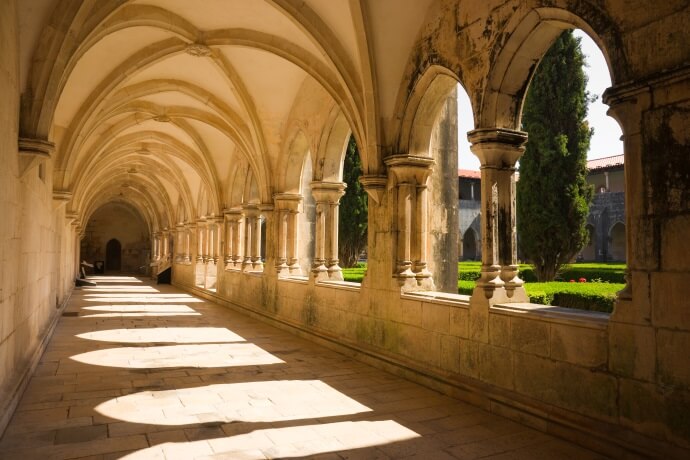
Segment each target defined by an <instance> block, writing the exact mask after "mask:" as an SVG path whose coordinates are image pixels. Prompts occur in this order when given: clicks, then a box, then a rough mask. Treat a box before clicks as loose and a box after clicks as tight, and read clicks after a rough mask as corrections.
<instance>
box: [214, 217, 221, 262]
mask: <svg viewBox="0 0 690 460" xmlns="http://www.w3.org/2000/svg"><path fill="white" fill-rule="evenodd" d="M211 228H212V231H213V239H212V242H211V258H212V259H213V263H214V264H217V263H218V259H220V257H221V253H220V252H221V241H222V238H221V235H222V233H221V231H222V228H223V217H216V218H215V219H214V220H213V221H212V223H211Z"/></svg>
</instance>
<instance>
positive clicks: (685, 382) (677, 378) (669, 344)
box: [656, 329, 690, 389]
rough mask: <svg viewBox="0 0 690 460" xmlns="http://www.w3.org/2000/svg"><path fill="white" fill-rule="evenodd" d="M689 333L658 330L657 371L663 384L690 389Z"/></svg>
mask: <svg viewBox="0 0 690 460" xmlns="http://www.w3.org/2000/svg"><path fill="white" fill-rule="evenodd" d="M688 350H690V332H684V331H678V330H669V329H659V330H657V335H656V352H657V369H658V373H659V380H660V381H661V382H662V383H664V384H674V385H682V386H684V387H685V388H688V389H690V357H689V356H688Z"/></svg>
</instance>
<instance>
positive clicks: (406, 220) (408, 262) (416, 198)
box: [385, 155, 435, 290]
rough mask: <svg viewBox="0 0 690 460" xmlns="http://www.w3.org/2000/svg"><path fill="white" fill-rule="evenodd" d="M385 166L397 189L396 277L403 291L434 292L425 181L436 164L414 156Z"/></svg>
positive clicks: (391, 158)
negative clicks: (428, 238)
mask: <svg viewBox="0 0 690 460" xmlns="http://www.w3.org/2000/svg"><path fill="white" fill-rule="evenodd" d="M385 162H386V164H387V165H388V167H389V168H390V171H391V172H392V174H393V177H394V179H395V187H396V189H397V193H396V194H395V196H396V200H397V206H396V211H397V218H396V219H395V221H396V227H397V228H396V230H397V244H396V259H395V260H396V273H395V276H396V278H398V281H399V284H400V285H401V286H402V287H403V290H419V289H422V290H433V289H434V284H433V280H432V276H431V273H430V272H429V270H428V268H427V244H428V243H427V236H428V235H427V233H428V207H427V206H428V205H427V199H428V197H427V195H428V193H427V180H428V179H429V175H430V174H431V172H432V170H433V166H434V164H435V161H434V160H433V159H432V158H429V157H422V156H416V155H392V156H389V157H388V158H386V160H385Z"/></svg>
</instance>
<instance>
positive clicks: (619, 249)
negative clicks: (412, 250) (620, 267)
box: [609, 222, 625, 262]
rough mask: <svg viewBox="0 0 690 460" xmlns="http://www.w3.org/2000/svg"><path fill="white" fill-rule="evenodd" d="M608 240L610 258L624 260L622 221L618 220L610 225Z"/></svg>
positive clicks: (617, 260)
mask: <svg viewBox="0 0 690 460" xmlns="http://www.w3.org/2000/svg"><path fill="white" fill-rule="evenodd" d="M609 241H610V245H611V246H610V248H611V251H610V254H611V256H610V258H611V260H612V261H615V262H625V225H623V223H622V222H618V223H616V224H615V225H614V226H613V227H611V232H610V233H609Z"/></svg>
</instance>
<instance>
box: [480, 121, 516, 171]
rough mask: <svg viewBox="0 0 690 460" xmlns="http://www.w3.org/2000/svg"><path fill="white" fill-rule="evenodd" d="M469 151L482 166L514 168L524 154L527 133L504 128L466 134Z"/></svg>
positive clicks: (484, 129) (483, 129)
mask: <svg viewBox="0 0 690 460" xmlns="http://www.w3.org/2000/svg"><path fill="white" fill-rule="evenodd" d="M467 140H469V141H470V142H471V144H472V145H471V146H470V149H471V150H472V153H474V154H475V155H476V156H477V157H478V158H479V161H480V162H481V164H482V166H490V167H494V168H499V169H506V168H514V167H515V163H516V162H517V161H518V160H519V159H520V157H521V156H522V154H523V153H525V144H526V143H527V133H526V132H524V131H517V130H514V129H506V128H482V129H475V130H474V131H470V132H469V133H467Z"/></svg>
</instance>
